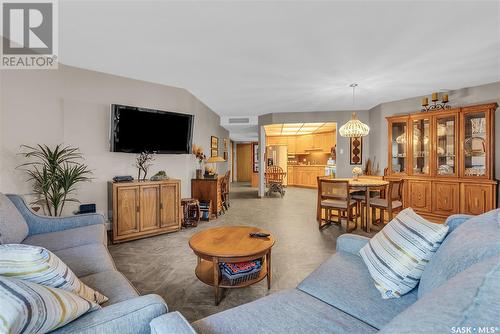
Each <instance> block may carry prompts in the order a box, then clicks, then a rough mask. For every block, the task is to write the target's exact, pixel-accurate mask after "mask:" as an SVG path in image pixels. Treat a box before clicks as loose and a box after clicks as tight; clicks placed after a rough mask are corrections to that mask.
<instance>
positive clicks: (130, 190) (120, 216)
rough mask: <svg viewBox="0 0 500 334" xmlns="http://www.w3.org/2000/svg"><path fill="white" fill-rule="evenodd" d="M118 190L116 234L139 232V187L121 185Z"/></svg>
mask: <svg viewBox="0 0 500 334" xmlns="http://www.w3.org/2000/svg"><path fill="white" fill-rule="evenodd" d="M116 191H117V194H116V198H117V206H116V221H117V222H118V224H116V225H117V226H114V228H116V232H115V233H116V236H124V235H129V234H131V233H137V232H139V229H140V227H139V187H119V188H117V190H116Z"/></svg>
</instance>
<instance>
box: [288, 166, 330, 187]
mask: <svg viewBox="0 0 500 334" xmlns="http://www.w3.org/2000/svg"><path fill="white" fill-rule="evenodd" d="M323 175H325V167H324V166H308V165H296V166H289V167H288V185H291V186H297V187H304V188H317V186H318V182H317V177H318V176H323Z"/></svg>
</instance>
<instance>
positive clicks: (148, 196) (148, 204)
mask: <svg viewBox="0 0 500 334" xmlns="http://www.w3.org/2000/svg"><path fill="white" fill-rule="evenodd" d="M140 197H141V198H140V212H141V215H140V216H141V219H140V226H141V228H140V230H141V232H143V231H149V230H155V229H158V228H159V227H160V219H159V218H160V217H159V215H160V207H159V206H160V186H159V185H157V184H155V185H147V186H140Z"/></svg>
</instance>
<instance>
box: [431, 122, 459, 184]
mask: <svg viewBox="0 0 500 334" xmlns="http://www.w3.org/2000/svg"><path fill="white" fill-rule="evenodd" d="M456 140H457V116H456V115H448V116H439V117H436V173H437V175H442V176H446V175H449V176H454V175H456V174H457V167H458V166H457V147H456Z"/></svg>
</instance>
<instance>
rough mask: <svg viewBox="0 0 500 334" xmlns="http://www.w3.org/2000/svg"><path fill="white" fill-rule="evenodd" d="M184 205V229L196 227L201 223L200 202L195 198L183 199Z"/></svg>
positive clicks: (182, 203)
mask: <svg viewBox="0 0 500 334" xmlns="http://www.w3.org/2000/svg"><path fill="white" fill-rule="evenodd" d="M181 205H182V213H183V219H182V226H183V227H196V226H198V223H199V222H200V217H201V213H200V202H199V201H198V200H197V199H194V198H183V199H181Z"/></svg>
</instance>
